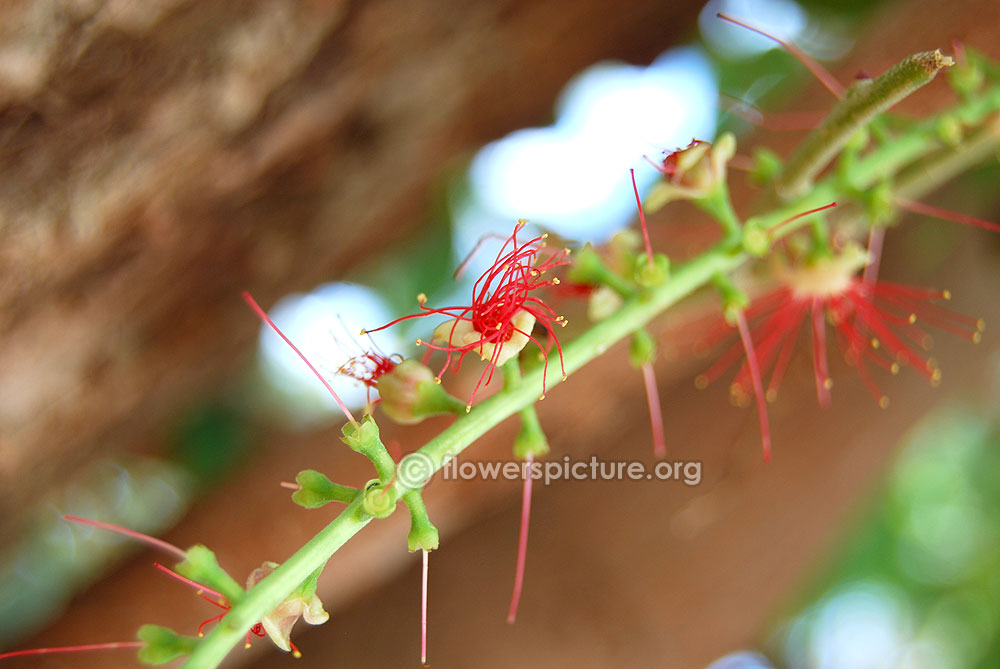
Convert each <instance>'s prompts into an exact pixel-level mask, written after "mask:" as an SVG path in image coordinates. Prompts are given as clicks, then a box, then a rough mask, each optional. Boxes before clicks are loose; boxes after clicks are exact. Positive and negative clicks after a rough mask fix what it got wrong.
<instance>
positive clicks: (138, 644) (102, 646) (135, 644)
mask: <svg viewBox="0 0 1000 669" xmlns="http://www.w3.org/2000/svg"><path fill="white" fill-rule="evenodd" d="M145 645H146V643H145V642H144V641H112V642H110V643H89V644H84V645H82V646H59V647H55V648H32V649H31V650H15V651H11V652H9V653H0V660H6V659H8V658H11V657H24V656H27V655H49V654H52V653H78V652H84V651H88V650H114V649H116V648H142V647H144V646H145Z"/></svg>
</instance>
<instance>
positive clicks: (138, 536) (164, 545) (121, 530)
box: [63, 515, 187, 561]
mask: <svg viewBox="0 0 1000 669" xmlns="http://www.w3.org/2000/svg"><path fill="white" fill-rule="evenodd" d="M63 518H65V519H66V520H68V521H70V522H72V523H78V524H80V525H90V526H92V527H99V528H101V529H102V530H109V531H111V532H116V533H118V534H123V535H125V536H126V537H131V538H132V539H135V540H137V541H141V542H143V543H145V544H148V545H150V546H152V547H153V548H159V549H160V550H162V551H166V552H168V553H170V554H172V555H174V556H176V557H177V559H178V561H184V560H186V559H187V551H184V550H181V549H180V548H178V547H177V546H174V545H173V544H172V543H170V542H167V541H164V540H163V539H157V538H156V537H151V536H149V535H148V534H143V533H142V532H136V531H135V530H130V529H129V528H127V527H122V526H121V525H113V524H111V523H104V522H101V521H99V520H91V519H90V518H81V517H80V516H71V515H64V516H63Z"/></svg>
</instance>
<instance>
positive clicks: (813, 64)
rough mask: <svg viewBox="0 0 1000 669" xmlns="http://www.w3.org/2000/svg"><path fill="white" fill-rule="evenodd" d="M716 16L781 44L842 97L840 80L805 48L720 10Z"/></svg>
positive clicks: (826, 85)
mask: <svg viewBox="0 0 1000 669" xmlns="http://www.w3.org/2000/svg"><path fill="white" fill-rule="evenodd" d="M716 16H718V17H719V18H720V19H722V20H723V21H728V22H729V23H733V24H736V25H738V26H740V27H742V28H746V29H747V30H751V31H753V32H755V33H757V34H758V35H763V36H764V37H766V38H768V39H771V40H774V41H775V42H777V43H778V44H780V45H781V48H783V49H784V50H785V51H787V52H788V53H789V54H791V55H792V56H794V57H795V59H796V60H798V61H799V62H800V63H802V64H803V65H805V66H806V68H807V69H808V70H809V71H810V72H812V73H813V75H814V76H815V77H816V78H817V79H819V82H820V83H821V84H823V85H824V86H825V87H826V89H827V90H828V91H830V92H831V93H833V94H834V96H836V97H837V98H842V97H844V87H843V86H841V85H840V82H839V81H837V80H836V78H834V76H833V75H832V74H830V72H829V71H828V70H827V69H826V68H825V67H823V66H822V65H820V64H819V61H817V60H816V59H815V58H813V57H812V56H810V55H809V54H808V53H806V52H805V50H804V49H802V48H801V47H800V46H798V45H796V44H793V43H792V42H786V41H785V40H783V39H780V38H778V37H775V36H774V35H772V34H770V33H769V32H767V31H765V30H763V29H761V28H757V27H756V26H753V25H751V24H749V23H747V22H746V21H744V20H742V19H735V18H733V17H731V16H726V15H725V14H723V13H721V12H720V13H718V14H716Z"/></svg>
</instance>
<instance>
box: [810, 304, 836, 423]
mask: <svg viewBox="0 0 1000 669" xmlns="http://www.w3.org/2000/svg"><path fill="white" fill-rule="evenodd" d="M812 327H813V372H814V374H815V376H816V399H817V401H818V402H819V405H820V406H821V407H828V406H830V386H831V383H832V382H831V379H830V372H829V369H828V367H827V360H826V312H825V311H824V309H823V301H822V300H821V299H820V298H818V297H814V298H813V299H812Z"/></svg>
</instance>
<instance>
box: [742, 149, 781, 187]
mask: <svg viewBox="0 0 1000 669" xmlns="http://www.w3.org/2000/svg"><path fill="white" fill-rule="evenodd" d="M780 172H781V158H779V157H778V154H777V153H775V152H774V151H771V150H770V149H768V148H764V147H758V148H757V149H756V150H755V151H754V153H753V166H752V167H751V168H750V178H751V179H752V180H753V182H754V183H755V184H757V185H759V186H764V185H766V184H769V183H771V182H772V181H774V179H775V178H776V177H777V176H778V174H779V173H780Z"/></svg>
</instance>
